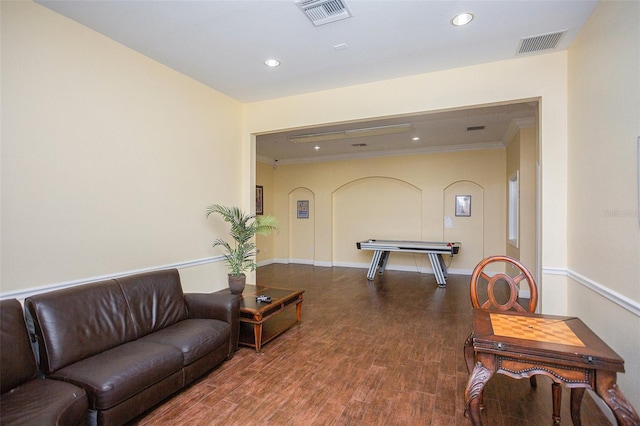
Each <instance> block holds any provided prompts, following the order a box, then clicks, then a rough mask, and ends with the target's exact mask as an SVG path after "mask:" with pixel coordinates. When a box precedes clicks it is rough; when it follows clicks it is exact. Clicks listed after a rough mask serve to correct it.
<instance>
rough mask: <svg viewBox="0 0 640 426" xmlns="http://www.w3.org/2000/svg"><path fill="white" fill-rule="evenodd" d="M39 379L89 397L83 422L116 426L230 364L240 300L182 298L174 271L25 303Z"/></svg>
mask: <svg viewBox="0 0 640 426" xmlns="http://www.w3.org/2000/svg"><path fill="white" fill-rule="evenodd" d="M25 306H26V308H27V314H28V320H29V321H31V322H32V324H33V325H32V326H33V329H34V330H35V336H36V338H37V343H38V348H39V358H40V369H41V371H42V372H43V373H44V374H45V376H46V377H48V378H50V379H55V380H60V381H64V382H67V383H72V384H74V385H76V386H79V387H81V388H83V389H84V390H85V391H86V393H87V396H88V400H89V411H88V413H89V414H88V417H87V422H88V423H89V424H98V425H116V424H123V423H126V422H128V421H130V420H132V419H134V418H135V417H136V416H138V415H140V414H142V413H143V412H145V411H146V410H148V409H149V408H151V407H153V406H154V405H155V404H157V403H159V402H161V401H162V400H163V399H165V398H167V397H168V396H170V395H171V394H173V393H174V392H176V391H178V390H179V389H181V388H183V387H184V386H186V385H188V384H189V383H191V382H193V381H194V380H196V379H197V378H198V377H200V376H202V375H203V374H204V373H206V372H208V371H209V370H211V369H212V368H213V367H215V366H217V365H218V364H220V363H222V362H223V361H224V360H226V359H228V358H230V357H232V356H233V354H234V352H235V350H236V349H237V346H238V337H239V335H238V332H239V306H240V299H239V297H237V296H233V295H230V294H188V293H187V294H183V292H182V286H181V284H180V276H179V274H178V271H177V270H168V271H159V272H150V273H144V274H138V275H132V276H127V277H123V278H117V279H113V280H108V281H102V282H99V283H95V284H87V285H82V286H78V287H72V288H68V289H64V290H59V291H53V292H50V293H43V294H39V295H35V296H32V297H29V298H27V299H26V300H25Z"/></svg>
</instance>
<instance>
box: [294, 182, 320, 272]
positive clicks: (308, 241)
mask: <svg viewBox="0 0 640 426" xmlns="http://www.w3.org/2000/svg"><path fill="white" fill-rule="evenodd" d="M315 204H316V202H315V193H314V192H313V191H312V190H310V189H309V188H305V187H298V188H295V189H293V190H292V191H290V192H289V218H290V220H289V262H291V263H303V264H310V265H313V263H314V259H315V240H316V239H315V217H316V215H315ZM299 209H301V210H300V211H299Z"/></svg>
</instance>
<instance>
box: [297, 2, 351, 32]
mask: <svg viewBox="0 0 640 426" xmlns="http://www.w3.org/2000/svg"><path fill="white" fill-rule="evenodd" d="M296 4H297V5H298V7H299V8H300V10H302V12H304V14H305V15H307V18H309V19H310V20H311V22H313V25H315V26H316V27H317V26H318V25H324V24H328V23H329V22H334V21H339V20H341V19H347V18H349V17H351V16H352V15H351V11H350V10H349V8H348V7H347V4H346V3H345V2H344V0H298V1H296Z"/></svg>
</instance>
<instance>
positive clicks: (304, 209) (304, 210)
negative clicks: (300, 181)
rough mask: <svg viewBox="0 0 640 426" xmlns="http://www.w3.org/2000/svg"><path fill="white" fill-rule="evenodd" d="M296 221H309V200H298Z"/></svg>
mask: <svg viewBox="0 0 640 426" xmlns="http://www.w3.org/2000/svg"><path fill="white" fill-rule="evenodd" d="M298 219H309V200H298Z"/></svg>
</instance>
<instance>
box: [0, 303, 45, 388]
mask: <svg viewBox="0 0 640 426" xmlns="http://www.w3.org/2000/svg"><path fill="white" fill-rule="evenodd" d="M37 372H38V369H37V367H36V358H35V356H34V355H33V350H32V349H31V342H30V341H29V333H28V332H27V326H26V324H25V322H24V314H23V311H22V305H21V304H20V302H18V301H17V300H16V299H9V300H1V301H0V387H1V390H0V392H1V393H5V392H7V391H9V390H11V389H13V388H15V387H16V386H18V385H21V384H23V383H25V382H28V381H29V380H31V379H35V377H36V374H37Z"/></svg>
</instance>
